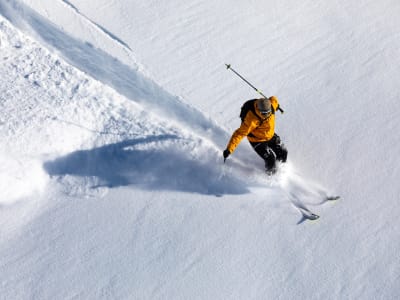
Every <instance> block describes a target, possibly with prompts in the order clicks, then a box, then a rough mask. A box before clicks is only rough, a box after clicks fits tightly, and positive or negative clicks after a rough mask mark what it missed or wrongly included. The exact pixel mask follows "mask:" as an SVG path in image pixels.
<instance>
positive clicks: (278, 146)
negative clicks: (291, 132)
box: [250, 134, 288, 171]
mask: <svg viewBox="0 0 400 300" xmlns="http://www.w3.org/2000/svg"><path fill="white" fill-rule="evenodd" d="M250 145H251V146H252V147H253V149H254V151H256V152H257V154H258V155H259V156H261V157H262V159H264V161H265V169H266V170H267V171H276V161H281V162H286V159H287V155H288V151H287V149H286V147H285V145H284V144H283V143H282V142H281V138H280V137H279V136H278V135H277V134H274V136H273V137H272V139H270V140H269V141H266V142H250Z"/></svg>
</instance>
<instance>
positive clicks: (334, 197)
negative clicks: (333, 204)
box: [326, 196, 340, 201]
mask: <svg viewBox="0 0 400 300" xmlns="http://www.w3.org/2000/svg"><path fill="white" fill-rule="evenodd" d="M339 199H340V196H328V197H326V200H327V201H335V200H339Z"/></svg>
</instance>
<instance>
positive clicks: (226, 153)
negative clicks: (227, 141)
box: [222, 149, 231, 162]
mask: <svg viewBox="0 0 400 300" xmlns="http://www.w3.org/2000/svg"><path fill="white" fill-rule="evenodd" d="M222 155H223V156H224V162H225V161H226V159H227V158H228V156H229V155H231V152H230V151H229V150H228V149H225V150H224V152H222Z"/></svg>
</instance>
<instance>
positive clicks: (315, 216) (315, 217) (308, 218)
mask: <svg viewBox="0 0 400 300" xmlns="http://www.w3.org/2000/svg"><path fill="white" fill-rule="evenodd" d="M305 218H306V219H307V220H310V221H316V220H318V219H319V216H318V215H316V214H312V215H310V216H305Z"/></svg>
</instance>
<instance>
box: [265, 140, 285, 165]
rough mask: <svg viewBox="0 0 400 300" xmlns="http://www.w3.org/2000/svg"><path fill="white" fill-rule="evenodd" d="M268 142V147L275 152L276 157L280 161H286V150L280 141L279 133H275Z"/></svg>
mask: <svg viewBox="0 0 400 300" xmlns="http://www.w3.org/2000/svg"><path fill="white" fill-rule="evenodd" d="M268 144H269V147H270V148H272V150H273V151H274V152H275V154H276V159H277V160H278V161H281V162H286V160H287V156H288V151H287V149H286V147H285V145H284V144H283V143H282V141H281V138H280V137H279V135H277V134H275V135H274V137H273V138H272V139H271V141H269V142H268Z"/></svg>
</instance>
